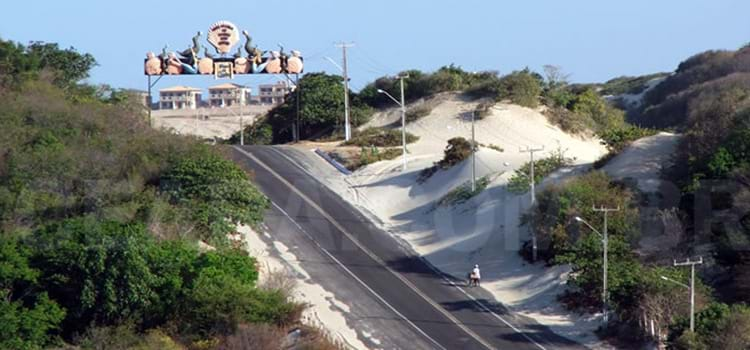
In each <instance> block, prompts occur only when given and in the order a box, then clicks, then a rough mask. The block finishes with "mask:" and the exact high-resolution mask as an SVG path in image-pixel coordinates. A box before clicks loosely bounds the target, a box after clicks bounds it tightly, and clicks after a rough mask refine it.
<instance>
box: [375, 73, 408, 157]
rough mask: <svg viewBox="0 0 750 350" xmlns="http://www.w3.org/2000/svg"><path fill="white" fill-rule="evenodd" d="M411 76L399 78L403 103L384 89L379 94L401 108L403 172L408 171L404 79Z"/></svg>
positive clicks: (379, 90)
mask: <svg viewBox="0 0 750 350" xmlns="http://www.w3.org/2000/svg"><path fill="white" fill-rule="evenodd" d="M408 77H409V76H399V78H400V80H401V102H399V101H398V100H397V99H396V98H395V97H393V96H391V94H389V93H388V92H387V91H385V90H383V89H378V93H379V94H383V95H386V96H388V98H390V99H391V100H393V102H395V103H396V104H397V105H399V107H401V147H402V151H401V152H402V159H403V165H402V167H401V171H405V170H406V103H405V102H404V79H405V78H408Z"/></svg>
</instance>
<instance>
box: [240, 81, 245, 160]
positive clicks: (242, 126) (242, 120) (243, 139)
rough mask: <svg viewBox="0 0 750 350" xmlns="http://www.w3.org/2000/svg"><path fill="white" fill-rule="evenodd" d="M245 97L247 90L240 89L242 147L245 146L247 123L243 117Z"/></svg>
mask: <svg viewBox="0 0 750 350" xmlns="http://www.w3.org/2000/svg"><path fill="white" fill-rule="evenodd" d="M244 97H245V90H244V89H242V88H240V98H239V100H240V146H244V145H245V125H244V124H245V123H244V115H242V103H243V101H242V100H244Z"/></svg>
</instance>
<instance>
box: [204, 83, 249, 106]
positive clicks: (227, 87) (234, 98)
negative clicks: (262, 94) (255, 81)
mask: <svg viewBox="0 0 750 350" xmlns="http://www.w3.org/2000/svg"><path fill="white" fill-rule="evenodd" d="M251 91H252V90H251V89H250V88H249V87H247V86H243V85H239V84H234V83H225V84H220V85H215V86H211V87H209V88H208V105H209V106H211V107H229V106H236V105H247V104H248V102H249V100H250V93H251Z"/></svg>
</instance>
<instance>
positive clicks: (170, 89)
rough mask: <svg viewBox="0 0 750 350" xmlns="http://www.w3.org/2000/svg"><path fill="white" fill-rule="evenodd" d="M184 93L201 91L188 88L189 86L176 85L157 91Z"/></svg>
mask: <svg viewBox="0 0 750 350" xmlns="http://www.w3.org/2000/svg"><path fill="white" fill-rule="evenodd" d="M185 91H201V89H199V88H194V87H190V86H183V85H177V86H172V87H168V88H166V89H161V90H159V92H185Z"/></svg>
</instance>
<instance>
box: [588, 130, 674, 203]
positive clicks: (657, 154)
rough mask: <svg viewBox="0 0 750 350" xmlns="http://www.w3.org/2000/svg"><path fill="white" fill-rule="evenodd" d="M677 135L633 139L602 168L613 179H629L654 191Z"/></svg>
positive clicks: (668, 159)
mask: <svg viewBox="0 0 750 350" xmlns="http://www.w3.org/2000/svg"><path fill="white" fill-rule="evenodd" d="M679 140H680V135H677V134H671V133H666V132H660V133H658V134H656V135H653V136H649V137H644V138H642V139H640V140H637V141H635V142H633V143H632V144H631V145H630V146H629V147H628V148H627V149H626V150H625V151H623V152H622V153H621V154H619V155H617V157H615V158H613V159H612V160H611V161H609V163H607V165H605V166H604V168H602V170H604V171H606V172H607V173H608V174H609V175H610V176H612V177H614V178H616V179H628V178H629V179H633V180H636V181H637V185H638V188H639V189H640V190H641V191H643V192H656V191H658V190H659V187H660V185H661V184H662V181H661V179H660V177H661V176H660V175H661V172H662V171H663V170H664V169H665V168H666V167H667V166H668V165H669V164H670V163H671V161H672V159H671V157H672V155H673V154H674V151H675V148H676V147H677V143H678V141H679Z"/></svg>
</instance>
